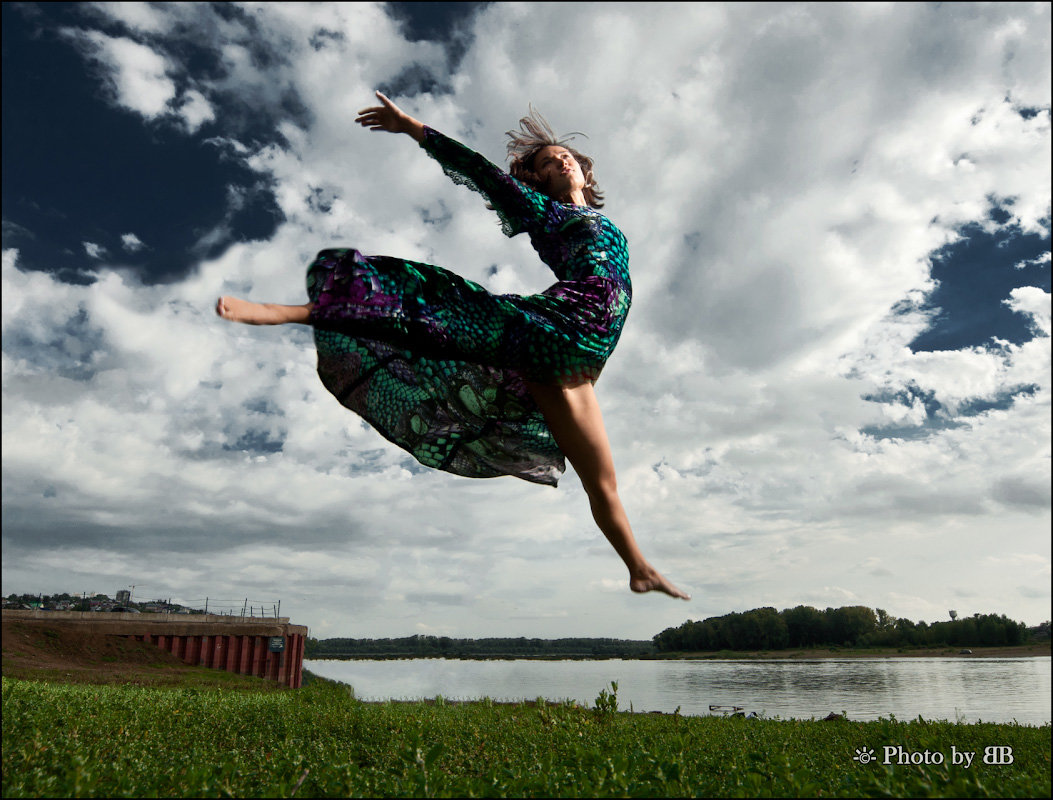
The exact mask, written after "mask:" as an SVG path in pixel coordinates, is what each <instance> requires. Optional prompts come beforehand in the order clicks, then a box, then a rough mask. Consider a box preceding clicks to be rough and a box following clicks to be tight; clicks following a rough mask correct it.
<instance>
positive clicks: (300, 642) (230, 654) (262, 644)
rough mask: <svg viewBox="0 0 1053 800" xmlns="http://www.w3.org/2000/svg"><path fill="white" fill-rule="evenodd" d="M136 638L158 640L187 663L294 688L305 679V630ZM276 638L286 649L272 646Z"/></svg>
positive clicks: (140, 636)
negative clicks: (275, 633)
mask: <svg viewBox="0 0 1053 800" xmlns="http://www.w3.org/2000/svg"><path fill="white" fill-rule="evenodd" d="M134 638H136V639H138V640H139V641H141V642H151V643H153V644H156V645H157V646H158V647H160V648H161V649H162V650H167V651H168V652H169V653H172V654H173V655H175V656H177V657H178V658H181V659H183V661H184V663H187V664H197V665H199V666H202V667H211V668H212V669H222V670H226V671H227V672H236V673H238V674H239V675H255V676H256V677H257V678H266V679H267V680H272V681H278V683H282V684H285V685H286V686H289V687H290V688H293V689H299V688H300V686H301V685H302V683H303V647H304V639H305V637H304V635H303V634H299V633H292V634H286V635H285V636H284V637H272V636H253V635H245V634H242V635H237V634H233V635H232V634H226V633H214V634H204V635H189V636H186V635H184V636H180V635H166V634H163V633H161V634H152V633H142V634H135V635H134ZM275 638H282V639H283V640H284V641H283V645H284V649H283V650H281V651H278V652H275V651H274V650H272V649H271V640H272V639H275Z"/></svg>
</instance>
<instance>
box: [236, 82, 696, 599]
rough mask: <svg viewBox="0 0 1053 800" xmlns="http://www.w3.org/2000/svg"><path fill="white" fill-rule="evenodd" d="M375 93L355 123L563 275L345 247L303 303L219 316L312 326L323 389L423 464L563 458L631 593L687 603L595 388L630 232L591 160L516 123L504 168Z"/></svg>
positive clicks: (317, 267)
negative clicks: (399, 141) (646, 540)
mask: <svg viewBox="0 0 1053 800" xmlns="http://www.w3.org/2000/svg"><path fill="white" fill-rule="evenodd" d="M377 97H378V98H379V99H380V102H381V103H382V105H379V106H373V107H370V108H366V109H364V110H362V111H360V112H359V116H358V117H357V119H356V120H355V121H356V122H357V123H358V124H360V125H362V126H363V127H366V128H369V129H371V130H373V131H387V132H389V133H405V134H408V135H409V136H411V137H412V138H413V139H414V140H416V141H417V143H418V144H419V145H420V146H421V147H422V148H423V149H424V150H425V152H427V153H428V154H429V155H430V156H432V157H433V158H435V159H436V160H437V161H438V162H439V164H440V165H441V166H442V168H443V170H444V171H445V172H446V173H447V174H448V175H450V177H451V178H453V180H454V181H455V182H457V183H461V184H464V185H467V186H469V187H471V188H473V189H475V190H476V191H479V192H480V193H481V194H483V195H484V196H485V197H486V199H487V200H488V201H489V204H490V207H491V208H493V209H494V210H495V211H496V212H497V214H498V216H499V217H500V218H501V222H502V227H503V229H504V232H505V233H506V234H507V235H508V236H514V235H516V234H518V233H523V232H526V233H528V234H529V236H530V239H531V243H532V244H533V246H534V248H535V250H537V251H538V255H539V256H540V257H541V259H542V260H543V261H544V262H545V263H546V264H548V265H549V266H550V267H551V268H552V269H553V271H554V272H555V273H556V275H557V277H558V278H559V279H560V280H559V282H558V283H557V284H556V285H555V286H553V287H551V288H550V289H548V290H546V291H545V292H542V293H541V294H536V295H530V296H526V297H521V296H516V295H493V294H490V293H489V292H487V291H486V290H485V289H483V287H481V286H480V285H478V284H476V283H473V282H471V281H468V280H465V279H463V278H461V277H459V276H457V275H455V274H453V273H451V272H448V271H446V270H444V269H441V268H439V267H435V266H432V265H429V264H420V263H417V262H412V261H405V260H402V259H395V258H390V257H387V256H363V255H362V254H361V253H359V252H358V251H357V250H352V249H346V248H341V249H332V250H323V251H322V252H321V253H319V255H318V258H317V260H316V261H315V262H314V263H313V264H312V265H311V266H310V267H309V269H308V275H307V288H308V296H309V297H310V298H311V299H310V302H308V303H304V304H303V305H298V306H296V305H294V306H284V305H276V304H272V303H263V304H260V303H252V302H249V301H246V300H240V299H237V298H232V297H221V298H220V299H219V301H218V303H217V304H216V313H217V314H219V315H220V316H221V317H223V318H225V319H228V320H232V321H234V322H243V323H248V324H253V325H280V324H284V323H288V322H298V323H303V324H306V325H311V326H313V328H314V333H315V343H316V345H317V347H318V372H319V376H320V377H321V379H322V382H323V383H324V384H325V386H326V388H327V389H328V390H329V391H330V392H332V393H333V395H334V396H336V398H337V399H338V400H339V401H340V402H341V403H342V404H343V405H345V406H347V407H348V408H350V409H352V410H354V411H356V412H357V413H359V414H361V415H362V416H363V417H364V418H365V419H366V420H367V421H368V422H370V423H371V424H372V425H373V426H374V427H375V428H377V430H378V431H379V432H380V433H381V434H383V435H384V436H385V437H386V438H388V439H389V440H391V441H392V442H394V443H396V444H398V445H399V446H400V447H402V448H404V449H406V450H408V451H409V452H410V453H412V454H413V456H414V457H415V458H417V460H418V461H420V462H421V463H423V464H425V465H427V466H431V467H435V468H437V469H443V470H446V471H448V472H453V473H455V474H458V475H466V476H470V477H493V476H497V475H514V476H516V477H520V478H523V479H525V480H530V481H534V482H536V483H545V484H550V485H553V486H554V485H555V484H556V482H557V480H558V477H559V475H560V474H561V473H562V472H563V470H564V469H565V466H564V456H565V457H566V458H567V459H570V462H571V464H573V465H574V469H575V471H576V472H577V473H578V476H579V477H580V478H581V481H582V484H583V485H584V487H585V491H586V493H587V494H588V497H589V503H590V505H591V507H592V514H593V517H594V519H595V520H596V524H597V525H598V526H599V528H600V530H602V531H603V533H604V535H605V536H606V537H607V539H608V540H609V541H610V543H611V545H613V547H614V549H615V551H617V553H618V555H619V556H621V558H622V560H623V561H624V562H625V565H626V567H628V569H629V588H630V589H631V590H632V591H634V592H649V591H659V592H664V593H666V594H668V595H671V596H672V597H680V598H683V599H685V600H686V599H689V598H688V595H687V594H685V593H684V592H682V591H680V590H679V589H677V588H676V587H675V586H673V584H671V583H670V582H669V581H668V580H666V579H665V578H664V577H663V576H662V575H661V574H660V573H659V572H658V571H657V570H656V569H655V568H654V567H652V566H651V565H650V564H649V563H648V561H647V560H646V559H645V558H644V557H643V554H642V553H641V552H640V548H639V547H638V546H637V544H636V540H635V538H634V537H633V533H632V529H631V528H630V526H629V520H628V518H627V517H626V514H625V510H624V509H623V508H622V504H621V500H620V499H619V497H618V489H617V482H616V479H615V473H614V461H613V459H612V457H611V450H610V444H609V443H608V440H607V433H606V430H605V429H604V426H603V418H602V416H601V415H600V408H599V405H598V404H597V401H596V394H595V392H594V390H593V384H594V382H595V380H596V378H597V377H598V376H599V374H600V371H601V370H602V368H603V365H604V363H605V362H606V360H607V357H608V356H609V355H610V353H611V351H612V350H613V349H614V345H615V343H616V342H617V340H618V337H619V335H620V333H621V329H622V325H623V323H624V321H625V316H626V314H627V313H628V310H629V303H630V299H631V286H630V283H629V273H628V253H627V250H626V246H625V237H624V236H623V235H622V233H621V231H619V230H618V229H617V228H616V227H615V226H614V225H613V223H611V222H610V220H608V219H607V218H606V217H604V216H603V215H601V214H599V213H598V212H597V211H595V210H594V208H593V207H599V206H601V205H602V203H601V202H600V200H601V198H602V195H601V194H600V193H599V191H598V190H597V189H596V186H595V183H594V181H593V179H592V162H591V161H590V160H589V159H587V158H585V157H584V156H582V155H581V154H580V153H577V152H576V151H574V150H572V149H570V148H568V147H565V146H564V144H563V142H562V141H557V140H556V139H555V137H554V136H553V135H552V132H551V130H550V129H549V128H548V126H547V124H545V123H544V122H543V121H542V120H539V119H533V118H530V117H526V118H524V119H522V120H520V125H521V129H520V131H517V132H511V131H510V132H509V136H510V137H511V141H510V142H509V145H508V150H509V155H510V157H512V159H513V162H512V167H511V175H509V174H508V173H505V172H504V171H502V170H500V169H498V168H497V167H496V166H494V165H493V164H492V163H490V162H489V161H487V160H486V159H485V158H483V157H482V156H480V155H478V154H477V153H474V152H472V151H471V150H469V149H468V148H466V147H464V146H463V145H461V144H458V143H457V142H455V141H453V140H452V139H448V138H447V137H445V136H443V135H442V134H441V133H438V132H437V131H434V130H432V129H431V128H428V127H426V126H425V125H423V124H422V123H420V122H419V121H418V120H416V119H413V118H412V117H410V116H409V115H407V114H406V113H404V112H403V111H402V110H401V109H399V108H398V107H397V106H396V105H395V104H394V103H392V102H391V101H390V100H389V99H388V98H386V97H385V96H384V95H383V94H381V93H380V92H377Z"/></svg>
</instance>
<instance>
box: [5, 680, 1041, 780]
mask: <svg viewBox="0 0 1053 800" xmlns="http://www.w3.org/2000/svg"><path fill="white" fill-rule="evenodd" d="M615 708H616V698H615V691H607V690H604V691H602V692H601V693H600V695H599V696H598V697H597V699H596V704H595V706H594V707H593V708H582V707H579V706H575V705H574V704H572V703H569V702H568V703H563V704H552V703H548V704H546V703H542V702H524V703H519V704H498V703H492V702H490V701H488V700H485V699H484V700H480V701H477V702H473V703H447V702H444V701H443V700H442V699H441V698H436V699H434V700H430V701H427V702H412V703H409V702H407V703H380V704H375V703H362V702H359V701H357V700H355V698H354V697H353V694H352V692H351V690H350V688H349V687H347V686H343V685H341V684H334V683H331V682H328V681H323V680H319V679H315V680H313V681H312V682H311V683H310V684H309V685H307V686H305V687H304V688H303V689H300V690H295V691H294V690H287V691H277V692H276V691H259V692H256V691H230V690H225V689H211V688H171V687H138V686H131V685H124V686H120V685H117V686H91V685H72V684H55V683H47V682H42V681H24V680H12V679H9V678H4V680H3V796H4V797H290V796H297V797H348V796H351V797H378V796H379V797H388V796H391V797H399V796H401V797H407V796H410V797H413V796H415V797H432V796H434V797H449V796H454V797H466V796H467V797H480V796H481V797H524V796H535V797H574V796H606V797H637V796H640V797H685V796H710V797H713V796H716V797H769V796H775V797H786V796H798V797H816V796H852V797H859V796H865V797H875V796H876V797H919V796H927V797H1049V796H1050V728H1049V726H1045V727H1031V726H1017V725H997V724H976V725H964V724H955V723H950V722H928V721H921V720H913V721H910V722H901V721H897V720H893V719H888V720H884V719H883V720H878V721H876V722H852V721H845V720H842V721H831V722H826V721H818V720H817V721H792V720H786V721H780V720H756V719H743V718H729V719H725V718H719V717H681V716H679V715H658V714H630V713H625V712H618V711H616V710H615ZM991 746H998V747H1008V748H1012V763H1002V764H991V763H987V764H985V763H983V760H982V759H983V757H984V753H985V748H988V747H991ZM885 747H900V748H902V751H898V750H897V751H896V752H897V754H898V753H900V752H902V753H903V755H904V757H905V758H907V759H909V758H910V757H911V755H910V754H917V755H915V756H914V758H915V759H923V760H924V759H925V756H924V753H925V752H926V751H927V752H928V753H929V756H928V758H927V760H928V761H929V762H930V763H928V764H924V763H923V764H918V765H913V764H902V765H901V764H896V763H892V764H888V765H885V764H883V763H881V762H882V761H883V758H884V754H885V750H884V748H885ZM871 750H872V751H874V756H873V759H872V760H871V761H870V762H869V763H860V761H859V760H858V757H859V754H860V753H863V754H864V755H863V759H864V760H865V759H866V754H867V753H868V752H869V751H871ZM963 752H967V753H974V754H975V759H974V760H973V762H972V763H971V765H970V766H968V767H966V766H965V765H964V764H958V765H954V764H951V759H952V754H953V753H958V754H961V753H963ZM988 752H989V753H992V752H993V751H988ZM937 753H938V754H940V755H941V756H942V757H943V759H944V763H942V764H936V763H932V762H933V761H934V760H935V756H934V754H937ZM998 753H999V754H1000V755H1001V759H1000V760H1002V761H1008V751H1005V750H1002V751H998ZM989 760H991V759H990V757H989Z"/></svg>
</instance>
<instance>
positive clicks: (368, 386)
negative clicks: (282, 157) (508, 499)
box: [307, 128, 632, 486]
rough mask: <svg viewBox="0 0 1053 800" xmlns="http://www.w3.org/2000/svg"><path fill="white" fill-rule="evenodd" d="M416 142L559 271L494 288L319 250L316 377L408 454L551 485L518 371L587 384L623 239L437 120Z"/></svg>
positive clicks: (625, 283)
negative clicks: (536, 285)
mask: <svg viewBox="0 0 1053 800" xmlns="http://www.w3.org/2000/svg"><path fill="white" fill-rule="evenodd" d="M421 147H422V148H423V149H424V150H425V152H427V153H428V154H429V155H430V156H431V157H433V158H434V159H435V160H436V161H438V162H439V164H440V165H441V166H442V168H443V170H444V171H445V172H446V173H447V175H449V176H450V177H451V178H452V179H453V180H454V181H455V182H456V183H459V184H463V185H466V186H469V187H470V188H472V189H474V190H476V191H478V192H480V193H481V194H482V195H483V196H484V197H485V198H486V199H487V200H488V201H489V204H490V206H491V207H492V208H493V209H494V210H495V211H496V212H497V214H498V216H499V217H500V219H501V223H502V228H503V230H504V232H505V234H506V235H508V236H515V235H517V234H520V233H527V234H528V235H529V236H530V241H531V244H532V245H533V247H534V249H535V250H536V251H537V253H538V255H539V256H540V257H541V260H542V261H543V262H544V263H545V264H547V265H548V266H549V267H551V268H552V271H553V272H554V273H555V274H556V277H557V278H558V282H557V283H556V284H555V285H554V286H552V287H550V288H548V289H546V290H545V291H544V292H541V293H540V294H534V295H528V296H520V295H495V294H491V293H490V292H488V291H487V290H486V289H484V288H483V287H482V286H480V285H479V284H477V283H474V282H472V281H469V280H466V279H464V278H461V277H460V276H458V275H455V274H454V273H452V272H449V271H448V270H445V269H443V268H441V267H436V266H432V265H430V264H422V263H419V262H414V261H406V260H403V259H399V258H391V257H389V256H366V255H363V254H362V253H360V252H358V251H357V250H353V249H350V248H337V249H330V250H323V251H322V252H321V253H319V254H318V257H317V259H316V260H315V261H314V263H312V264H311V265H310V267H309V268H308V270H307V292H308V295H309V297H310V299H311V301H312V302H313V303H314V306H313V308H312V311H311V318H310V323H311V325H313V326H314V338H315V344H316V346H317V349H318V374H319V376H320V377H321V379H322V383H323V384H324V385H325V387H326V389H328V390H329V391H330V392H332V394H333V395H334V396H335V397H336V399H337V400H339V401H340V403H341V404H342V405H344V406H346V407H347V408H349V409H351V410H352V411H355V412H356V413H358V414H359V415H361V416H362V417H363V418H364V419H365V420H366V421H367V422H369V423H370V424H371V425H372V426H373V427H374V428H376V429H377V430H378V431H379V432H380V433H381V434H382V435H383V436H384V437H386V438H387V439H388V440H390V441H392V442H394V443H395V444H397V445H398V446H399V447H401V448H403V449H404V450H406V451H408V452H409V453H411V454H412V455H413V456H414V458H416V459H417V460H418V461H419V462H420V463H422V464H424V465H426V466H429V467H434V468H436V469H441V470H446V471H447V472H452V473H454V474H456V475H465V476H468V477H473V478H489V477H495V476H498V475H514V476H516V477H519V478H523V479H525V480H528V481H533V482H535V483H544V484H549V485H552V486H555V485H556V483H557V481H558V480H559V477H560V475H561V474H562V473H563V471H564V469H565V464H564V459H563V454H562V453H561V452H560V450H559V448H558V447H557V445H556V443H555V440H554V439H553V437H552V434H551V432H550V431H549V429H548V426H547V425H546V424H545V420H544V417H543V416H542V414H541V412H540V410H539V409H538V408H537V405H536V404H535V403H534V401H533V398H532V397H531V395H530V393H529V391H528V390H527V387H526V385H525V383H524V381H536V382H539V383H548V384H566V383H576V382H580V381H582V380H589V381H595V380H596V378H597V377H598V376H599V374H600V371H601V370H602V369H603V365H604V363H605V362H606V361H607V358H608V357H609V356H610V354H611V352H612V351H613V350H614V346H615V344H616V343H617V341H618V337H619V335H620V334H621V330H622V326H623V324H624V323H625V317H626V314H627V313H628V311H629V304H630V302H631V297H632V288H631V285H630V282H629V258H628V250H627V248H626V242H625V237H624V236H623V235H622V233H621V231H619V230H618V228H616V227H615V226H614V224H613V223H612V222H611V221H610V220H609V219H607V218H606V217H605V216H603V215H602V214H600V213H599V212H597V211H596V210H595V209H592V208H589V207H587V206H577V205H571V204H567V203H560V202H557V201H556V200H553V199H552V198H550V197H548V196H547V195H545V194H543V193H541V192H538V191H536V190H534V189H532V188H530V187H528V186H526V185H525V184H523V183H521V182H520V181H518V180H516V179H515V178H513V177H512V176H511V175H509V174H508V173H506V172H504V171H503V170H501V169H499V168H498V167H496V166H495V165H494V164H492V163H491V162H489V161H488V160H487V159H485V158H484V157H483V156H481V155H479V154H478V153H475V152H473V151H472V150H470V149H468V148H467V147H465V146H464V145H462V144H459V143H458V142H455V141H454V140H452V139H450V138H448V137H446V136H443V135H442V134H441V133H439V132H438V131H434V130H432V129H430V128H426V129H425V136H424V140H423V141H422V142H421Z"/></svg>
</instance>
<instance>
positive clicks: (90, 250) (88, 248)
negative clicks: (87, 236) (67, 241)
mask: <svg viewBox="0 0 1053 800" xmlns="http://www.w3.org/2000/svg"><path fill="white" fill-rule="evenodd" d="M81 244H82V245H83V246H84V252H85V253H87V254H88V256H90V257H91V258H96V259H99V258H103V257H104V256H105V255H106V248H105V247H103V246H102V245H101V244H96V243H95V242H81Z"/></svg>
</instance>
